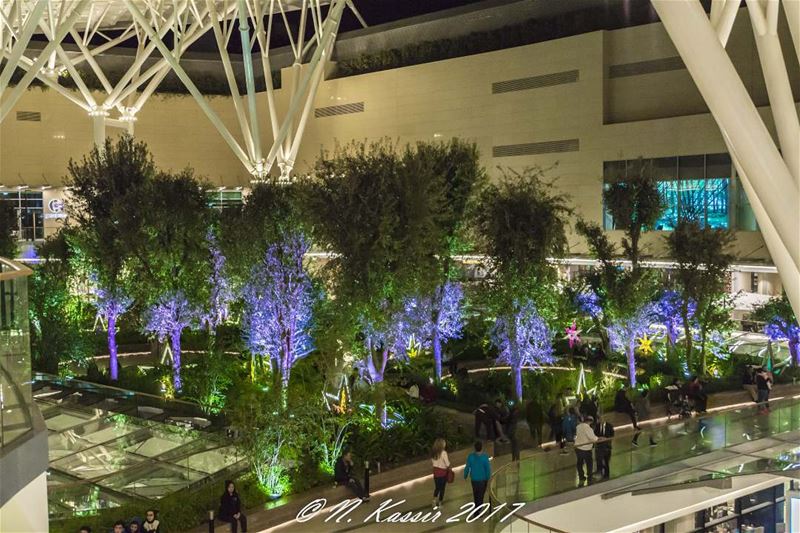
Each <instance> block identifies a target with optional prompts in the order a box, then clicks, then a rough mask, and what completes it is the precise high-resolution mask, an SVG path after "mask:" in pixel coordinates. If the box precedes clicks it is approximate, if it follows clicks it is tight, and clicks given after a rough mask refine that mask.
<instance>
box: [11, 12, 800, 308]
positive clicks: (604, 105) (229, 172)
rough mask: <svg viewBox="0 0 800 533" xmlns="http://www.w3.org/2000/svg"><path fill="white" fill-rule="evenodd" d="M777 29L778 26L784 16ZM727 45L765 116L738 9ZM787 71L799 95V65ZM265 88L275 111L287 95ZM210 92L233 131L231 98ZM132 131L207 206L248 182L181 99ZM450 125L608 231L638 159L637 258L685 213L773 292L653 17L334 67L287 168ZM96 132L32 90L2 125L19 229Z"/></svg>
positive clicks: (75, 112) (727, 164)
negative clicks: (653, 191) (346, 72)
mask: <svg viewBox="0 0 800 533" xmlns="http://www.w3.org/2000/svg"><path fill="white" fill-rule="evenodd" d="M780 31H781V34H782V37H786V38H788V30H787V28H785V27H781V28H780ZM785 49H786V50H788V51H789V52H788V53H793V52H792V47H785ZM728 50H729V52H730V55H731V58H732V60H733V62H734V64H735V66H736V68H737V69H738V70H739V72H740V74H741V76H742V79H743V80H744V82H745V84H746V85H747V87H748V90H749V91H750V93H751V96H752V98H753V100H754V102H755V103H756V105H758V106H760V108H761V111H762V114H763V115H764V116H765V119H766V121H767V123H770V118H769V117H768V113H767V111H768V109H767V108H765V107H764V106H766V105H767V104H768V97H767V93H766V88H765V86H764V81H763V76H762V74H761V69H760V65H759V62H758V58H757V53H756V49H755V43H754V41H753V36H752V29H751V28H750V25H749V22H748V20H747V18H746V17H739V18H738V20H737V22H736V24H735V26H734V28H733V32H732V35H731V38H730V41H729V44H728ZM797 64H798V63H797V61H787V65H794V66H796V65H797ZM291 76H292V71H291V69H284V70H283V71H282V84H281V85H282V87H291V84H292V83H291V82H292V80H291ZM789 76H790V79H791V81H792V84H793V88H794V90H795V94H800V72H798V71H797V69H796V68H795V69H794V70H793V71H792V72H790V73H789ZM277 96H278V106H279V108H280V107H283V108H285V107H286V106H287V103H288V91H287V90H285V89H281V90H279V91H278V92H277ZM209 101H210V103H211V106H212V108H213V109H214V110H215V111H216V112H217V113H218V114H219V116H220V117H221V118H222V120H223V122H225V124H226V125H227V127H228V128H229V129H230V130H231V131H237V128H238V126H237V124H236V121H235V117H234V109H233V105H232V102H231V99H230V98H228V97H213V98H210V100H209ZM261 122H262V125H261V131H268V122H267V117H266V115H263V116H261ZM109 133H110V134H114V130H109ZM135 134H136V136H137V137H138V138H139V139H141V140H143V141H145V142H147V143H148V145H149V147H150V148H151V150H152V152H153V154H154V156H155V159H156V163H157V164H158V165H159V166H161V167H163V168H168V169H169V168H171V169H176V170H177V169H182V168H184V167H186V166H190V167H192V168H194V169H195V170H196V172H197V174H198V175H199V176H201V177H202V178H204V179H205V180H206V181H207V182H208V188H209V197H210V202H211V203H214V204H215V205H218V206H222V205H230V204H231V203H235V202H236V201H238V199H239V198H241V197H242V196H243V195H244V194H246V192H247V189H248V188H249V187H250V186H251V185H250V178H251V177H250V175H249V174H248V173H247V172H246V171H245V169H244V168H243V167H242V166H241V164H240V163H239V161H238V160H237V159H236V157H235V156H234V155H233V153H232V152H231V151H230V150H229V148H228V147H227V146H226V145H225V143H224V142H223V141H222V139H221V137H220V136H219V134H218V133H217V132H216V130H214V128H213V127H212V126H211V124H210V123H209V122H208V120H207V119H206V117H205V116H204V115H203V114H202V113H201V111H200V109H199V107H198V106H197V104H196V103H195V102H194V100H193V99H192V98H191V97H189V96H155V97H153V98H152V99H151V100H150V101H149V102H148V104H147V105H146V106H145V107H144V108H143V109H142V110H141V111H140V113H139V114H138V120H137V122H136V125H135ZM451 137H460V138H464V139H468V140H471V141H473V142H475V143H476V144H477V146H478V148H479V149H480V153H481V155H482V159H483V163H484V165H485V166H486V168H487V169H489V170H490V174H491V175H493V176H498V175H499V173H500V171H499V170H498V167H509V168H513V169H520V168H524V167H527V166H540V167H542V168H545V169H548V170H547V175H548V176H550V177H552V178H554V179H556V186H557V187H559V188H560V189H561V190H562V191H563V192H565V193H567V194H568V195H569V196H570V198H571V201H572V203H573V206H574V208H575V212H576V215H578V216H581V217H584V218H585V219H587V220H589V221H593V222H596V223H599V224H602V225H603V226H604V227H605V228H606V229H607V230H608V231H610V232H612V235H613V236H614V237H615V238H618V237H619V232H616V231H615V230H614V225H613V220H611V219H610V217H608V216H607V214H605V213H604V209H603V202H602V191H603V188H604V186H607V185H608V184H609V183H612V182H613V181H615V180H619V179H624V177H625V176H626V175H627V174H630V173H631V172H633V171H636V167H637V165H642V164H646V165H647V167H648V168H649V169H650V170H649V171H650V172H652V173H653V175H654V177H655V178H656V179H657V181H658V184H659V189H660V190H661V191H662V196H663V197H664V200H665V202H666V203H667V211H666V213H665V215H664V217H662V220H660V221H659V224H658V227H657V231H652V232H648V233H647V235H646V236H645V239H644V244H645V248H646V249H645V255H646V256H647V257H648V258H650V259H654V260H668V259H669V258H668V257H667V256H666V250H665V246H664V238H663V237H664V236H665V235H666V232H668V231H669V230H670V229H671V227H672V226H673V225H674V222H675V219H676V217H677V216H678V215H679V214H680V215H686V214H691V215H692V216H695V217H697V218H698V219H699V220H701V221H703V222H704V223H706V224H708V225H711V226H713V227H725V228H730V229H732V230H734V231H735V232H736V237H737V239H736V247H735V254H736V256H737V263H738V265H739V266H737V272H738V273H736V274H734V276H733V279H732V289H734V290H739V289H743V290H746V291H752V292H761V293H765V294H775V293H779V292H780V290H781V287H780V282H779V280H778V276H777V273H776V271H775V269H774V267H773V266H772V262H771V260H770V257H769V253H768V251H767V249H766V247H765V245H764V241H763V239H762V237H761V234H760V232H759V231H758V227H757V225H756V223H755V221H754V219H753V215H752V212H751V211H750V208H749V204H748V202H747V198H746V196H745V195H744V193H743V192H742V190H741V187H740V186H739V183H738V179H737V177H736V175H735V170H734V169H733V166H732V164H731V161H730V157H729V156H728V154H727V153H726V148H725V144H724V141H723V139H722V137H721V135H720V132H719V129H718V127H717V125H716V123H715V122H714V120H713V118H712V117H711V115H710V114H709V113H708V109H707V108H706V106H705V103H704V102H703V99H702V97H701V95H700V94H699V92H698V91H697V89H696V87H695V85H694V83H693V81H692V79H691V76H690V75H689V73H688V72H687V70H686V69H685V68H684V65H683V63H682V61H681V60H680V58H679V57H678V54H677V52H676V50H675V48H674V47H673V45H672V43H671V41H670V39H669V36H668V35H667V33H666V32H665V30H664V28H663V26H662V25H661V24H660V23H654V24H646V25H641V26H634V27H629V28H624V29H619V30H611V31H607V30H604V31H595V32H591V33H584V34H580V35H574V36H570V37H565V38H561V39H554V40H550V41H546V42H541V43H537V44H532V45H527V46H519V47H515V48H508V49H504V50H498V51H494V52H487V53H482V54H476V55H470V56H465V57H460V58H455V59H448V60H444V61H437V62H431V63H424V64H419V65H414V66H408V67H403V68H395V69H391V70H385V71H380V72H373V73H369V74H362V75H356V76H349V77H338V78H337V77H336V69H335V67H334V68H333V69H332V70H331V73H330V75H329V76H328V79H326V80H325V81H323V82H322V83H321V85H320V88H319V91H318V93H317V95H316V100H315V109H314V113H313V116H312V118H311V119H310V120H309V122H308V125H307V127H306V132H305V135H304V142H303V145H302V148H301V150H300V153H299V156H298V158H297V162H296V165H295V168H296V173H297V174H303V173H304V172H307V171H308V170H309V169H310V168H311V166H312V165H313V162H314V160H315V159H316V158H317V157H318V156H319V154H320V153H321V151H323V150H331V149H333V148H334V147H335V146H336V145H337V144H346V143H349V142H351V141H354V140H355V141H363V140H366V141H374V140H379V139H383V138H388V139H390V140H392V141H396V142H398V143H400V144H405V143H413V142H416V141H433V140H437V139H442V140H445V139H448V138H451ZM92 142H93V141H92V121H91V118H90V117H88V116H86V114H85V112H84V111H83V110H81V109H80V108H78V107H76V106H75V105H73V104H72V103H70V102H69V101H67V100H66V99H64V98H63V97H62V96H60V95H58V94H55V93H54V92H53V91H41V90H39V89H31V90H29V91H28V92H27V94H26V95H25V96H24V97H23V98H22V99H21V100H20V102H19V103H18V104H17V107H16V109H15V113H12V114H11V115H10V116H9V119H8V120H6V121H5V122H4V123H3V124H2V125H0V184H2V188H0V201H7V202H13V203H15V205H16V206H17V207H18V209H19V212H20V218H19V219H20V224H19V226H20V227H19V233H20V237H21V238H23V239H38V238H41V237H43V236H45V235H47V234H50V233H52V232H53V231H55V230H56V229H57V228H58V227H59V226H60V225H61V224H62V223H63V221H64V217H65V211H64V206H65V203H68V192H67V191H66V190H65V188H64V185H65V174H66V167H67V163H68V161H69V160H70V159H71V158H80V157H81V156H82V154H84V153H86V152H87V151H88V150H89V149H90V148H91V146H92ZM569 246H570V254H571V255H573V256H575V257H581V256H585V255H586V254H587V251H588V250H587V249H586V246H585V244H584V243H583V241H582V239H581V238H579V237H578V236H577V235H574V234H573V235H572V236H571V238H570V242H569Z"/></svg>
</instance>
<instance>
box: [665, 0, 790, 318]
mask: <svg viewBox="0 0 800 533" xmlns="http://www.w3.org/2000/svg"><path fill="white" fill-rule="evenodd" d="M652 2H653V6H654V7H655V9H656V11H657V13H658V16H659V17H660V18H661V21H662V22H663V23H664V27H665V28H666V30H667V33H669V36H670V37H671V38H672V41H673V43H674V44H675V47H676V48H677V49H678V52H679V53H680V56H681V58H682V59H683V61H684V63H685V64H686V67H687V68H688V69H689V73H690V74H691V75H692V78H693V79H694V82H695V84H696V85H697V88H698V89H699V91H700V93H701V94H702V95H703V99H704V100H705V102H706V104H707V105H708V108H709V109H710V110H711V114H712V115H713V116H714V119H715V120H716V121H717V124H718V125H719V127H720V130H721V131H722V136H723V138H724V139H725V143H726V144H727V146H728V151H729V152H730V154H731V159H732V160H733V162H734V165H735V166H736V170H737V172H738V174H739V177H740V178H741V182H742V185H743V187H744V190H745V192H746V193H747V197H748V199H749V200H750V204H751V206H752V208H753V212H754V213H755V216H756V220H757V221H758V224H759V226H760V227H761V233H762V235H763V236H764V241H765V242H766V245H767V248H768V249H769V252H770V255H771V256H772V260H773V261H775V265H776V266H777V267H778V272H779V274H780V276H781V281H782V282H783V286H784V288H785V290H786V293H787V295H788V297H789V300H790V301H791V303H792V308H793V309H794V312H795V314H797V315H798V316H800V122H798V115H797V108H796V106H795V103H794V98H793V96H792V89H791V86H790V84H789V77H788V75H787V70H786V63H785V61H786V57H787V54H784V53H783V50H782V48H781V42H780V40H779V39H778V21H779V16H780V11H781V7H783V13H784V16H785V17H786V21H787V23H788V25H789V31H790V33H791V36H792V43H791V44H792V45H793V47H794V51H795V53H796V54H795V58H797V57H800V0H747V2H746V4H747V11H748V13H749V16H750V21H751V23H752V26H753V33H754V36H755V41H756V47H757V50H758V57H759V60H760V62H761V68H762V70H763V72H764V79H765V81H766V86H767V93H768V95H769V102H770V107H771V108H772V117H773V120H774V123H775V129H776V131H777V134H778V135H777V136H778V143H777V144H776V142H775V141H774V140H773V138H772V136H771V135H770V132H769V130H768V129H767V126H766V125H765V124H764V121H763V120H762V118H761V115H760V114H759V112H758V109H756V106H755V105H754V104H753V101H752V99H751V98H750V96H749V95H748V93H747V89H746V88H745V86H744V84H743V83H742V80H741V78H740V77H739V74H738V73H737V72H736V69H735V68H734V66H733V63H732V62H731V60H730V57H729V56H728V54H727V52H726V50H725V45H726V44H727V42H728V37H729V36H730V32H731V28H732V27H733V23H734V20H735V18H736V16H737V14H738V13H739V11H740V7H741V1H740V0H712V4H711V13H710V15H707V14H706V12H705V11H704V10H703V7H702V5H701V4H700V0H652ZM788 55H789V56H790V57H791V55H790V54H788Z"/></svg>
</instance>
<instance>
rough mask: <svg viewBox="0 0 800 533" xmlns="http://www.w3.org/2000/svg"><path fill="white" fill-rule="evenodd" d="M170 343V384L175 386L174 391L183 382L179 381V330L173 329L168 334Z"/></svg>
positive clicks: (178, 388)
mask: <svg viewBox="0 0 800 533" xmlns="http://www.w3.org/2000/svg"><path fill="white" fill-rule="evenodd" d="M170 343H171V345H172V385H173V386H174V387H175V392H177V391H179V390H181V388H182V387H183V384H182V383H181V332H180V330H175V331H173V332H172V333H171V334H170Z"/></svg>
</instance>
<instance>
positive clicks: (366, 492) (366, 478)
mask: <svg viewBox="0 0 800 533" xmlns="http://www.w3.org/2000/svg"><path fill="white" fill-rule="evenodd" d="M364 498H369V461H365V462H364Z"/></svg>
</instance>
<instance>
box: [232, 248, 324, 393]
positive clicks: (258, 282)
mask: <svg viewBox="0 0 800 533" xmlns="http://www.w3.org/2000/svg"><path fill="white" fill-rule="evenodd" d="M308 248H309V243H308V240H307V239H306V238H305V237H303V236H302V235H301V234H293V235H288V236H287V237H285V238H284V239H283V240H282V241H280V242H277V243H274V244H272V245H270V246H269V247H268V248H267V252H266V254H265V256H264V260H263V262H262V263H261V264H259V265H257V266H256V267H255V268H254V269H253V272H252V274H251V276H250V279H249V281H248V282H247V284H246V285H245V287H244V291H243V292H244V302H245V308H244V317H243V323H242V332H243V335H244V341H245V344H246V345H247V348H248V350H250V351H251V352H252V353H254V354H257V355H260V356H261V357H268V358H270V360H271V361H272V363H273V365H274V368H276V369H277V374H278V375H279V376H280V390H281V397H282V399H283V405H284V407H285V406H286V403H287V399H288V391H289V377H290V375H291V371H292V367H293V366H294V365H295V363H296V362H297V361H299V360H300V359H302V358H303V357H305V356H307V355H308V354H309V353H310V352H311V351H312V350H313V349H314V343H313V339H312V337H311V328H312V325H313V307H314V304H315V302H316V300H317V298H316V295H315V292H314V287H313V285H312V283H311V278H310V277H309V275H308V273H307V272H306V270H305V268H304V267H303V257H304V256H305V253H306V252H307V251H308Z"/></svg>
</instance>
